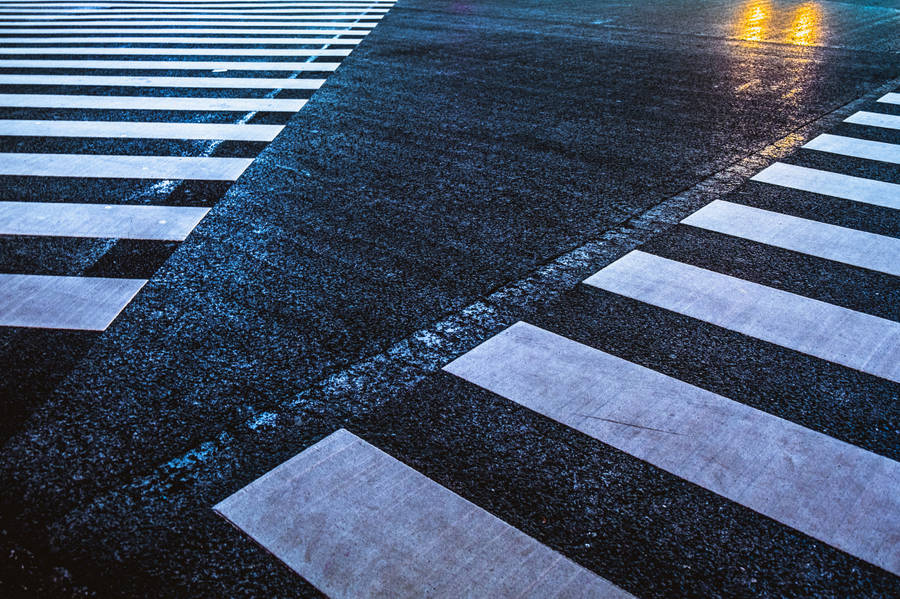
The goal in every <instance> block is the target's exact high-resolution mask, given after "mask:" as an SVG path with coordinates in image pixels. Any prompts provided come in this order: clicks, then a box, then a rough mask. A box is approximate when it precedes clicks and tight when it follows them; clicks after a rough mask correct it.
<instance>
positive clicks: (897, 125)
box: [844, 110, 900, 129]
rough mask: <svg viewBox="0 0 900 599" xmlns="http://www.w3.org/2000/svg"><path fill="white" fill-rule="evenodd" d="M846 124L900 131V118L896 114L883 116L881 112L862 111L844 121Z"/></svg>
mask: <svg viewBox="0 0 900 599" xmlns="http://www.w3.org/2000/svg"><path fill="white" fill-rule="evenodd" d="M844 122H845V123H853V124H854V125H868V126H869V127H884V128H885V129H900V116H898V115H895V114H883V113H880V112H866V111H865V110H861V111H859V112H857V113H855V114H851V115H850V116H849V117H847V118H846V119H844Z"/></svg>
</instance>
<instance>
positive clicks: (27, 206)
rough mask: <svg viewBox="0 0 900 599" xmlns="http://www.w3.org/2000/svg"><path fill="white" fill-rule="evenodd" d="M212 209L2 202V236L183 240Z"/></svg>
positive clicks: (0, 219) (0, 207)
mask: <svg viewBox="0 0 900 599" xmlns="http://www.w3.org/2000/svg"><path fill="white" fill-rule="evenodd" d="M207 212H209V208H186V207H180V206H109V205H107V206H104V205H100V204H62V203H57V202H0V235H43V236H51V237H104V238H110V239H154V240H163V241H183V240H184V239H185V238H186V237H187V236H188V235H189V234H190V232H191V231H193V230H194V227H196V226H197V223H199V222H200V220H201V219H202V218H203V217H204V216H206V213H207Z"/></svg>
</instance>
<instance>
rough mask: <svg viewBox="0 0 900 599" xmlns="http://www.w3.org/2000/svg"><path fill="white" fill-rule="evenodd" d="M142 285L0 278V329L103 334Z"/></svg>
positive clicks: (135, 282)
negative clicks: (68, 330)
mask: <svg viewBox="0 0 900 599" xmlns="http://www.w3.org/2000/svg"><path fill="white" fill-rule="evenodd" d="M146 282H147V281H146V280H144V279H106V278H99V277H54V276H45V275H11V274H0V326H5V327H31V328H44V329H71V330H83V331H103V330H105V329H106V327H108V326H109V324H110V323H111V322H112V321H113V320H114V319H115V318H116V316H118V314H119V312H121V311H122V309H124V308H125V306H127V305H128V302H130V301H131V300H132V298H134V296H135V295H136V294H137V292H138V291H140V289H141V287H143V286H144V283H146Z"/></svg>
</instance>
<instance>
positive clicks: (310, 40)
mask: <svg viewBox="0 0 900 599" xmlns="http://www.w3.org/2000/svg"><path fill="white" fill-rule="evenodd" d="M361 41H363V38H356V37H349V38H348V37H327V38H325V37H176V36H171V37H97V36H91V37H0V44H219V45H235V46H236V45H247V44H251V45H260V46H261V45H282V46H300V45H326V46H355V45H357V44H359V43H360V42H361ZM6 49H11V47H9V46H7V47H6Z"/></svg>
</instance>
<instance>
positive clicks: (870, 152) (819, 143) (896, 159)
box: [803, 133, 900, 164]
mask: <svg viewBox="0 0 900 599" xmlns="http://www.w3.org/2000/svg"><path fill="white" fill-rule="evenodd" d="M803 147H804V148H806V149H807V150H817V151H819V152H828V153H830V154H840V155H841V156H852V157H854V158H863V159H865V160H878V161H880V162H890V163H892V164H900V145H897V144H889V143H885V142H883V141H869V140H868V139H857V138H855V137H844V136H843V135H831V134H828V133H823V134H822V135H819V136H818V137H816V138H815V139H812V140H810V141H809V142H807V143H806V144H804V145H803Z"/></svg>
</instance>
